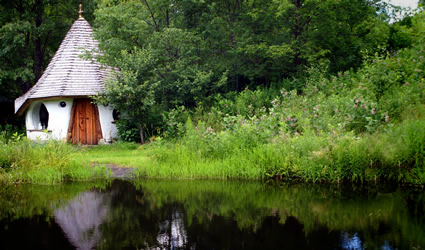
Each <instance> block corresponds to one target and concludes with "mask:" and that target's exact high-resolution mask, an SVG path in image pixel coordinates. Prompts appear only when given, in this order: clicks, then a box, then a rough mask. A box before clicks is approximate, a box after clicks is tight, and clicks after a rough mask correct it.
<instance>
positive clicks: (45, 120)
mask: <svg viewBox="0 0 425 250" xmlns="http://www.w3.org/2000/svg"><path fill="white" fill-rule="evenodd" d="M39 117H40V124H41V129H43V130H44V129H47V127H48V126H49V111H47V108H46V106H45V105H44V104H43V103H42V104H41V106H40V111H39Z"/></svg>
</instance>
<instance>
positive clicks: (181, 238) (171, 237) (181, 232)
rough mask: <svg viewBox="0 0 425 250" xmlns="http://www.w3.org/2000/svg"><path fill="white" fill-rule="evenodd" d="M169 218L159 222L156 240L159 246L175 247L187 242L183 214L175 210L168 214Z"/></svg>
mask: <svg viewBox="0 0 425 250" xmlns="http://www.w3.org/2000/svg"><path fill="white" fill-rule="evenodd" d="M169 217H170V219H169V220H165V221H164V222H162V223H161V224H160V227H159V229H160V231H159V233H158V236H157V237H156V238H157V241H158V244H159V246H161V248H168V249H176V248H181V247H183V246H185V245H186V244H187V235H186V229H185V227H184V223H183V219H184V216H183V214H181V213H179V212H177V211H175V212H173V213H172V214H171V215H169Z"/></svg>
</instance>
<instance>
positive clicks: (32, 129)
mask: <svg viewBox="0 0 425 250" xmlns="http://www.w3.org/2000/svg"><path fill="white" fill-rule="evenodd" d="M62 101H64V102H66V106H65V107H61V106H60V103H61V102H62ZM40 103H43V104H44V105H45V106H46V109H47V111H48V112H49V123H48V127H47V130H48V131H49V132H48V133H46V132H44V131H42V130H41V129H42V128H41V123H40V120H39V116H38V112H39V106H40ZM72 103H73V99H71V98H64V99H59V100H43V101H34V102H32V103H31V104H30V106H29V108H28V110H27V113H26V118H25V122H26V127H27V137H28V139H31V140H49V139H55V140H62V139H66V134H67V132H68V125H69V120H70V118H71V109H72Z"/></svg>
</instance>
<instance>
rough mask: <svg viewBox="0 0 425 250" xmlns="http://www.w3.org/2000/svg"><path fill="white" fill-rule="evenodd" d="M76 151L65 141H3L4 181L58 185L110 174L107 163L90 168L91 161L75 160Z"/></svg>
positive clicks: (0, 168) (0, 172)
mask: <svg viewBox="0 0 425 250" xmlns="http://www.w3.org/2000/svg"><path fill="white" fill-rule="evenodd" d="M75 151H76V149H75V148H74V147H73V146H71V145H68V144H66V143H64V142H61V141H48V142H45V143H36V142H32V141H29V140H27V139H25V138H24V139H19V140H15V141H13V140H12V141H7V142H6V141H4V140H2V141H1V140H0V183H37V184H55V183H60V182H64V181H69V180H91V179H93V178H97V177H103V176H107V175H108V174H109V173H108V170H107V169H106V168H105V167H104V166H97V167H90V166H89V164H88V162H87V161H84V160H81V159H80V160H75V159H73V157H72V154H71V153H73V152H75Z"/></svg>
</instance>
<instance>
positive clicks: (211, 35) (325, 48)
mask: <svg viewBox="0 0 425 250" xmlns="http://www.w3.org/2000/svg"><path fill="white" fill-rule="evenodd" d="M82 3H83V5H84V9H85V14H84V16H85V18H86V19H87V20H88V21H89V22H90V23H91V24H92V26H93V27H94V28H95V33H96V38H97V39H98V40H99V41H100V48H101V50H102V51H103V52H104V56H103V57H102V58H98V60H100V61H101V62H103V63H105V64H108V65H112V66H116V67H118V68H120V69H121V74H120V75H119V76H117V77H118V80H117V81H116V82H114V83H111V84H110V85H109V86H108V89H107V93H106V94H105V96H104V98H99V100H98V101H99V102H106V103H112V104H113V105H115V106H116V107H117V108H118V109H119V110H120V111H121V113H123V114H125V115H123V119H122V122H121V124H120V125H121V128H122V129H121V132H122V133H124V134H123V138H127V137H132V139H136V137H137V140H140V138H138V137H139V136H137V135H136V134H138V133H135V132H133V133H132V134H131V135H130V134H129V133H130V132H129V131H130V130H131V129H132V128H135V129H136V130H137V129H138V128H143V129H144V130H145V131H144V132H145V133H148V135H149V136H152V135H158V134H161V133H162V132H164V131H165V130H167V126H166V125H165V124H164V122H163V116H164V115H165V114H167V113H166V112H167V111H170V110H171V109H173V108H176V107H179V106H182V105H184V106H185V107H186V108H189V109H190V108H196V107H198V108H199V107H202V108H211V107H212V106H213V105H214V104H216V103H217V100H219V99H220V100H221V99H222V98H224V99H229V100H232V99H234V97H235V96H236V95H237V93H240V92H241V91H244V90H246V89H247V90H258V89H264V90H266V89H274V90H280V88H282V87H285V88H286V89H287V90H288V91H291V90H296V91H297V93H298V94H303V92H305V89H304V88H305V87H306V83H307V79H309V77H310V75H311V72H312V71H320V72H321V73H323V74H324V75H326V77H328V78H329V77H331V75H336V74H337V73H341V72H347V71H351V72H355V71H357V70H358V69H359V67H361V66H362V65H363V64H364V63H365V61H367V60H368V59H370V58H371V57H373V56H375V55H379V56H381V57H386V56H393V55H394V54H395V52H396V51H398V50H400V49H402V48H409V47H411V46H412V45H413V43H414V42H415V34H413V33H414V32H413V31H412V29H413V28H412V20H413V18H412V16H413V14H412V13H410V12H409V11H408V10H402V9H400V8H397V7H394V6H391V5H389V4H387V3H386V2H383V1H379V0H356V1H349V0H327V1H319V0H293V1H284V0H282V1H264V0H250V1H243V0H223V1H195V0H179V1H175V0H171V1H170V0H156V1H148V0H140V1H112V0H98V1H94V0H93V1H82ZM76 6H78V1H76V0H74V1H60V0H54V1H43V0H21V1H7V0H2V1H1V4H0V12H1V13H2V14H1V19H0V26H1V29H0V36H1V40H0V43H1V50H0V53H1V59H0V60H1V64H0V65H1V66H0V96H3V97H7V98H9V99H14V98H16V97H18V96H19V95H22V94H23V93H25V92H26V91H27V90H28V89H29V88H30V87H31V86H32V85H34V84H35V82H37V80H38V79H39V78H40V77H41V74H42V72H43V70H44V69H45V67H46V66H47V64H48V62H49V61H50V59H51V58H52V56H53V55H54V53H55V51H56V50H57V48H58V46H59V44H60V42H61V41H62V39H63V37H64V36H65V34H66V32H67V30H68V29H69V27H70V25H71V24H72V23H73V21H74V20H75V19H76V15H77V14H76V13H77V11H76V9H77V8H76ZM121 86H125V87H124V88H122V87H121ZM266 92H267V91H266ZM275 92H276V91H274V92H273V91H271V92H270V91H269V94H268V95H270V96H269V99H272V98H273V97H274V96H273V95H274V93H275ZM264 105H265V106H266V107H267V106H270V103H264ZM133 131H135V130H134V129H133ZM125 133H127V135H125Z"/></svg>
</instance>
